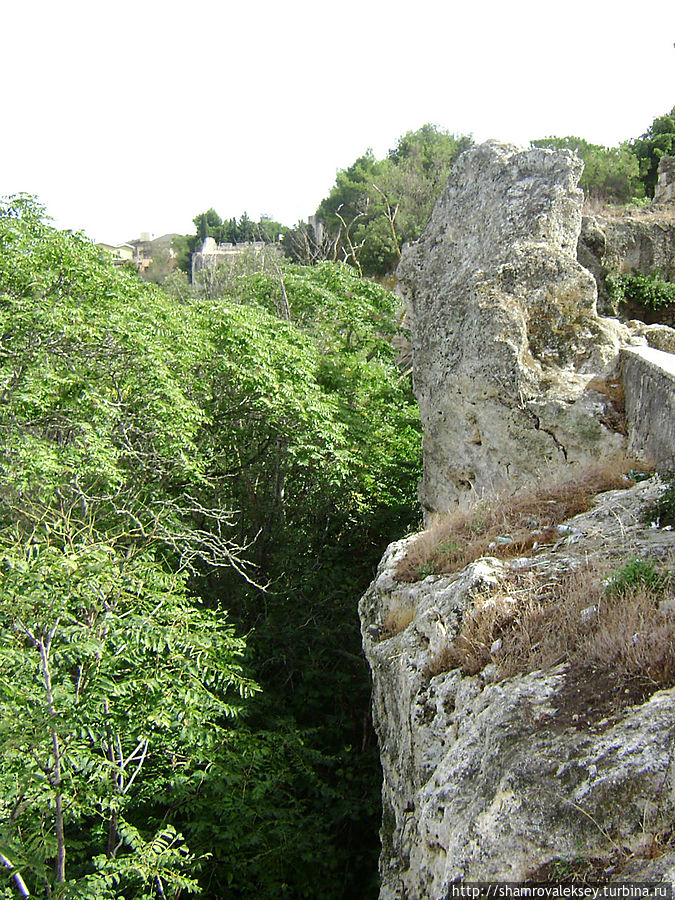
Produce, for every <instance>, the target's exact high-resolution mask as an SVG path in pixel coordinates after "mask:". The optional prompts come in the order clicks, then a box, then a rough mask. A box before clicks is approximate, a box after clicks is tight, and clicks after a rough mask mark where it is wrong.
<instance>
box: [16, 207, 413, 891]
mask: <svg viewBox="0 0 675 900" xmlns="http://www.w3.org/2000/svg"><path fill="white" fill-rule="evenodd" d="M172 284H173V282H172ZM222 292H223V294H222V295H221V296H216V295H215V294H214V293H210V292H207V293H203V292H200V291H199V290H198V289H196V288H194V287H192V288H190V287H189V286H187V285H182V286H181V288H180V291H179V292H178V295H176V296H171V295H170V294H168V293H166V292H164V291H163V290H161V289H159V288H157V287H155V286H153V285H148V284H144V283H142V282H141V281H140V280H139V279H138V277H137V276H135V275H134V274H133V273H129V272H126V271H124V270H123V269H116V268H115V267H114V266H112V264H111V263H110V262H109V261H107V260H106V259H104V258H103V257H102V256H101V255H100V254H99V252H98V251H97V250H96V248H95V247H94V246H92V245H91V244H90V243H89V242H88V241H87V240H86V239H85V238H83V237H82V236H79V235H72V234H69V233H64V232H59V231H56V230H55V229H53V228H51V227H50V226H49V225H48V224H47V223H46V221H45V217H44V211H43V210H42V209H41V208H40V207H39V205H37V204H36V203H35V202H34V201H32V200H30V199H29V198H25V197H18V198H12V199H10V200H9V201H7V202H5V203H4V205H3V206H2V209H1V211H0V334H1V335H2V350H3V352H2V355H1V356H0V379H1V384H2V391H3V404H2V407H1V408H0V435H1V441H0V565H1V567H2V568H1V576H2V577H1V579H0V617H1V618H2V629H1V630H2V634H3V635H4V637H3V638H2V640H1V641H0V706H1V707H2V708H1V710H0V712H1V714H2V715H1V724H0V746H1V747H2V752H3V757H4V760H5V762H6V765H5V768H4V771H3V773H2V775H0V797H1V798H2V799H0V854H2V858H3V867H4V868H5V869H6V875H7V878H8V881H7V885H8V890H9V891H10V894H11V893H12V891H16V890H18V885H19V881H17V879H23V883H25V884H27V885H29V887H30V890H31V891H32V893H34V894H35V895H41V896H45V897H92V898H93V897H96V898H104V900H105V898H107V897H111V898H112V897H121V896H125V897H127V898H128V900H129V898H141V897H148V898H149V897H161V896H165V895H166V896H170V895H172V896H178V893H179V892H183V893H190V892H196V891H198V890H202V891H205V892H206V893H207V895H208V896H211V897H216V898H217V897H225V896H227V897H235V896H242V897H244V896H252V895H253V893H255V894H256V896H260V897H270V898H271V897H275V898H276V897H279V896H284V895H288V896H297V897H312V896H316V885H317V884H318V883H320V884H321V885H322V896H325V897H327V898H330V897H335V898H337V897H344V896H349V895H350V893H351V894H353V893H354V892H357V893H360V895H362V896H367V895H368V892H369V890H370V888H369V887H368V883H369V879H370V884H371V885H374V881H375V872H376V867H375V859H374V854H375V852H376V849H377V846H376V830H377V818H378V773H377V762H376V754H375V750H374V746H373V743H372V739H371V736H370V732H369V729H368V728H367V726H366V725H364V722H367V713H368V701H369V685H368V677H367V673H366V671H365V665H364V663H363V661H362V659H361V656H360V646H359V632H358V624H357V620H356V613H355V602H356V598H357V597H358V595H359V592H360V590H362V588H363V587H364V586H365V584H366V583H367V581H368V579H369V578H370V575H371V572H372V567H373V565H374V563H375V561H376V559H377V557H378V556H379V553H380V552H381V549H382V546H383V544H384V543H386V541H387V540H388V539H389V538H390V537H393V536H395V535H396V534H398V533H399V532H400V530H401V529H402V528H405V527H406V526H407V525H408V524H409V523H410V522H411V521H412V519H413V518H414V517H415V510H416V504H415V484H416V481H417V478H418V475H419V422H418V417H417V414H416V409H415V406H414V403H413V401H412V396H411V393H410V386H409V384H408V383H407V380H406V379H404V378H402V377H401V374H400V371H399V370H398V368H397V366H396V359H395V351H394V349H393V347H392V343H391V338H392V336H393V335H394V334H395V333H396V331H397V316H398V309H397V302H396V300H395V298H394V297H393V296H392V295H390V294H388V293H387V292H386V291H384V290H383V289H382V288H381V287H379V286H378V285H376V284H371V283H368V282H364V281H362V280H361V279H359V278H358V277H357V275H356V273H355V272H354V271H353V270H352V269H350V268H349V267H347V266H343V265H340V264H334V263H321V264H320V265H317V266H315V267H313V268H310V269H307V268H304V267H302V266H293V265H283V264H280V263H278V262H277V263H275V264H274V265H271V264H267V263H265V262H264V259H263V258H262V257H261V259H260V265H259V266H258V267H257V268H256V267H255V266H250V267H246V268H244V269H242V271H240V272H238V273H237V274H236V277H233V278H231V279H230V280H229V281H228V282H227V283H225V282H224V283H223V285H222ZM244 632H245V633H248V635H249V636H248V639H247V642H246V643H247V646H246V647H245V646H244V642H243V640H242V639H241V638H240V637H238V636H237V634H241V633H244ZM256 682H257V683H259V684H260V685H261V686H262V688H263V692H262V694H259V693H256V691H257V687H256ZM162 892H164V893H162Z"/></svg>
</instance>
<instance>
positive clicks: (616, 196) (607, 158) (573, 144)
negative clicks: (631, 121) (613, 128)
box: [532, 137, 645, 203]
mask: <svg viewBox="0 0 675 900" xmlns="http://www.w3.org/2000/svg"><path fill="white" fill-rule="evenodd" d="M532 146H533V147H546V148H548V149H550V150H572V151H573V152H574V153H576V155H577V156H578V157H579V158H580V159H581V160H582V161H583V163H584V170H583V173H582V175H581V181H580V182H579V184H580V187H581V188H582V189H583V191H584V193H585V194H586V196H587V197H589V198H592V199H594V200H599V201H601V202H604V203H627V202H628V201H629V200H632V199H633V198H640V197H643V196H644V191H645V189H644V185H643V183H642V181H641V179H640V167H639V161H638V158H637V156H636V155H635V153H634V151H633V149H632V148H631V147H630V146H629V145H628V144H621V145H620V146H619V147H601V146H600V145H598V144H591V143H589V142H588V141H586V140H584V139H583V138H578V137H564V138H558V137H547V138H542V139H540V140H536V141H532Z"/></svg>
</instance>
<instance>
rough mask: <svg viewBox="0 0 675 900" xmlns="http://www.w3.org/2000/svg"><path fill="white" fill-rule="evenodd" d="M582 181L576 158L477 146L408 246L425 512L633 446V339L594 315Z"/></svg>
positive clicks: (405, 277)
mask: <svg viewBox="0 0 675 900" xmlns="http://www.w3.org/2000/svg"><path fill="white" fill-rule="evenodd" d="M580 174H581V163H580V161H579V160H578V159H577V158H576V157H575V156H573V154H571V153H570V152H568V151H563V152H557V153H556V152H552V151H549V150H540V149H538V150H518V149H517V148H515V147H512V146H507V145H502V144H496V143H492V142H491V143H488V144H484V145H482V146H479V147H476V148H474V149H471V150H469V151H467V152H465V153H463V154H462V155H461V157H460V158H459V159H458V161H457V163H456V165H455V167H454V169H453V171H452V173H451V175H450V179H449V181H448V184H447V186H446V188H445V190H444V192H443V194H442V195H441V198H440V199H439V201H438V203H437V205H436V207H435V209H434V212H433V215H432V217H431V220H430V222H429V225H428V227H427V229H426V231H425V232H424V234H423V235H422V237H421V238H420V240H419V242H418V243H417V244H415V245H413V246H412V247H410V248H409V249H408V250H407V251H406V252H404V255H403V258H402V260H401V263H400V266H399V269H398V278H399V285H400V287H401V290H402V293H403V296H404V297H405V299H406V302H407V304H408V307H409V311H410V315H411V320H412V343H413V365H414V385H415V392H416V395H417V398H418V402H419V406H420V412H421V416H422V423H423V426H424V459H425V470H424V478H423V482H422V485H421V489H420V499H421V501H422V504H423V506H424V507H425V509H427V510H430V511H433V510H443V509H448V508H451V507H452V506H453V505H455V504H456V503H457V502H458V501H462V500H463V499H465V495H467V494H469V495H470V494H473V493H475V492H476V491H478V492H480V491H481V490H485V489H493V488H495V487H498V486H499V485H501V484H505V483H509V484H514V483H518V482H523V481H527V480H528V479H531V478H532V477H534V476H535V475H536V474H538V473H540V472H541V471H542V467H543V466H548V467H550V469H551V470H552V471H554V470H556V469H558V468H560V467H562V466H567V465H569V464H582V463H585V462H587V461H588V460H589V459H593V458H598V457H600V456H602V455H604V454H606V453H607V452H612V451H617V450H619V449H620V448H621V447H622V446H623V444H624V442H625V436H624V434H623V433H622V426H621V421H620V409H619V406H620V397H618V395H617V388H616V380H617V362H618V352H619V348H620V346H621V344H622V343H626V342H628V341H629V340H630V336H629V333H628V330H627V329H626V328H625V327H623V326H621V325H620V324H619V323H618V322H617V321H616V320H612V319H603V318H601V317H600V316H598V314H597V311H596V297H597V291H596V284H595V280H594V278H593V277H592V275H591V274H590V273H589V272H588V271H587V270H586V269H584V268H583V267H582V266H581V265H580V264H579V262H578V261H577V241H578V237H579V233H580V230H581V205H582V194H581V191H580V190H579V189H578V188H577V183H578V180H579V177H580Z"/></svg>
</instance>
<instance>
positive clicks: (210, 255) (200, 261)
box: [192, 237, 275, 281]
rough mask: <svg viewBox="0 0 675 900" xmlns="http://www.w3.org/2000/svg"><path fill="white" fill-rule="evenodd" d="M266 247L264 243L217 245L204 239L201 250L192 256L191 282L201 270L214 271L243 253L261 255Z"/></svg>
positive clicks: (210, 240) (208, 239) (208, 238)
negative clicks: (219, 265) (218, 266)
mask: <svg viewBox="0 0 675 900" xmlns="http://www.w3.org/2000/svg"><path fill="white" fill-rule="evenodd" d="M266 246H268V247H269V246H275V245H273V244H265V242H264V241H250V242H242V243H241V244H217V243H216V241H215V239H214V238H212V237H207V238H204V243H203V244H202V248H201V250H199V251H198V252H197V253H193V254H192V280H193V281H194V280H195V274H196V273H197V272H199V271H201V270H203V269H215V268H216V266H217V265H218V263H221V262H225V261H226V260H228V259H234V258H235V257H237V256H241V255H242V254H244V253H251V252H253V253H255V254H257V253H261V252H262V250H263V249H264V248H265V247H266Z"/></svg>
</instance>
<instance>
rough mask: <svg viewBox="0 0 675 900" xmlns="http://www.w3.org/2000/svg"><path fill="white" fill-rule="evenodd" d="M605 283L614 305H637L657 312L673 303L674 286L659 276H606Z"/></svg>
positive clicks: (674, 295) (624, 274)
mask: <svg viewBox="0 0 675 900" xmlns="http://www.w3.org/2000/svg"><path fill="white" fill-rule="evenodd" d="M606 283H607V288H608V290H609V295H610V298H611V299H612V300H613V301H614V303H615V304H619V303H637V304H638V305H639V306H644V307H646V308H647V309H654V310H658V309H663V308H664V307H666V306H670V305H671V304H673V303H675V284H673V283H672V282H671V281H666V280H665V279H664V278H662V277H661V276H660V275H640V274H639V273H637V272H635V273H623V274H614V275H608V276H607V279H606Z"/></svg>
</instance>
